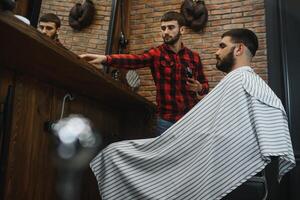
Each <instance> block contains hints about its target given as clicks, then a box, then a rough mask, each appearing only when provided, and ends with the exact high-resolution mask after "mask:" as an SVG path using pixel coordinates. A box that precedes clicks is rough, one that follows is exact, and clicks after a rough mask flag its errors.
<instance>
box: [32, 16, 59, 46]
mask: <svg viewBox="0 0 300 200" xmlns="http://www.w3.org/2000/svg"><path fill="white" fill-rule="evenodd" d="M60 24H61V22H60V19H59V17H58V16H57V15H55V14H53V13H47V14H45V15H43V16H41V17H40V19H39V24H38V31H39V32H41V33H43V34H45V35H47V36H48V37H50V38H51V39H52V40H53V41H55V42H56V43H57V44H59V45H61V46H62V44H61V43H60V41H59V39H58V34H59V29H60Z"/></svg>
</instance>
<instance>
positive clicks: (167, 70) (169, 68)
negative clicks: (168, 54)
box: [159, 60, 175, 80]
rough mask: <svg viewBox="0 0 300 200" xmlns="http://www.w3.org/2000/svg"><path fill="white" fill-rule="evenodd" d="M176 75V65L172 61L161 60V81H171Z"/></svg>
mask: <svg viewBox="0 0 300 200" xmlns="http://www.w3.org/2000/svg"><path fill="white" fill-rule="evenodd" d="M174 73H175V63H174V62H173V61H172V60H161V61H160V66H159V74H160V78H161V79H165V80H170V79H171V77H172V76H173V74H174Z"/></svg>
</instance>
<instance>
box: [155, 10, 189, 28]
mask: <svg viewBox="0 0 300 200" xmlns="http://www.w3.org/2000/svg"><path fill="white" fill-rule="evenodd" d="M173 20H175V21H177V22H178V25H179V26H185V19H184V17H183V15H182V14H181V13H179V12H175V11H169V12H166V13H165V14H164V15H163V16H162V17H161V20H160V21H161V22H168V21H173Z"/></svg>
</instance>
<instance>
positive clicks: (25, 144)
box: [0, 12, 155, 200]
mask: <svg viewBox="0 0 300 200" xmlns="http://www.w3.org/2000/svg"><path fill="white" fill-rule="evenodd" d="M0 44H1V48H0V103H1V135H0V147H1V148H0V164H1V174H0V175H1V176H0V179H1V180H0V181H1V182H0V185H1V187H0V188H1V191H0V192H1V194H0V195H1V196H0V199H5V200H16V199H18V200H23V199H24V200H50V199H58V198H57V196H56V192H55V182H56V178H57V173H56V170H55V167H54V166H53V164H52V152H51V140H50V137H49V134H50V133H48V132H47V131H45V127H44V126H45V122H47V121H56V120H58V119H59V118H60V115H61V108H62V101H63V98H64V96H65V95H66V94H67V93H71V94H72V95H73V96H74V97H75V99H74V100H73V101H67V102H66V104H65V109H64V116H67V115H68V114H71V113H74V114H82V115H83V116H85V117H87V118H89V119H90V120H91V121H92V123H93V125H94V127H95V129H96V130H98V132H99V133H100V134H101V135H102V137H103V141H104V145H107V144H109V143H111V142H113V141H117V140H123V139H132V138H145V137H151V136H152V127H153V122H154V118H155V106H154V105H153V104H152V103H151V102H149V101H147V100H146V99H144V98H142V97H140V96H138V95H136V94H135V93H132V92H131V91H130V90H129V89H127V88H126V87H125V86H122V85H120V84H119V83H117V82H115V81H114V80H112V79H111V78H110V77H108V76H106V75H105V74H103V73H102V72H99V71H97V70H96V69H95V68H93V67H92V66H90V65H89V64H88V63H86V62H85V61H83V60H81V59H79V58H78V56H76V55H75V54H73V53H72V52H69V51H68V50H66V49H64V48H63V47H59V46H57V45H56V44H55V43H54V42H52V41H51V40H50V39H49V38H46V37H44V36H43V35H41V34H39V33H38V32H37V31H36V30H35V29H34V28H32V27H30V26H27V25H25V24H22V22H19V21H18V20H16V19H15V18H14V17H13V16H11V15H10V14H5V13H1V12H0ZM8 97H9V98H8ZM5 111H6V112H5ZM84 174H85V176H84V177H83V180H82V187H81V189H82V191H81V199H85V200H88V199H93V200H94V199H100V197H99V193H98V189H97V183H96V180H95V178H94V177H93V174H92V173H91V171H90V169H89V168H88V166H87V169H86V171H85V172H84Z"/></svg>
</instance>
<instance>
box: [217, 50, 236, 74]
mask: <svg viewBox="0 0 300 200" xmlns="http://www.w3.org/2000/svg"><path fill="white" fill-rule="evenodd" d="M233 51H234V48H232V49H231V51H230V52H229V53H228V54H227V55H226V56H225V57H224V58H223V59H220V57H218V56H217V58H216V59H217V64H216V67H217V69H218V70H220V71H222V72H225V73H229V72H230V71H231V70H232V67H233V65H234V64H235V59H234V56H233Z"/></svg>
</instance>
